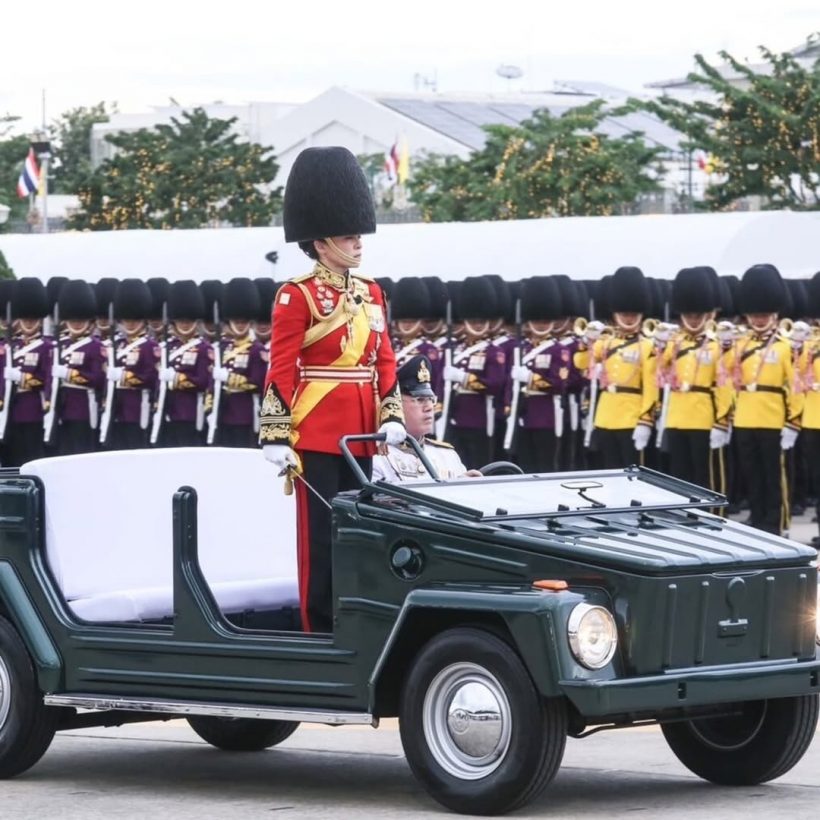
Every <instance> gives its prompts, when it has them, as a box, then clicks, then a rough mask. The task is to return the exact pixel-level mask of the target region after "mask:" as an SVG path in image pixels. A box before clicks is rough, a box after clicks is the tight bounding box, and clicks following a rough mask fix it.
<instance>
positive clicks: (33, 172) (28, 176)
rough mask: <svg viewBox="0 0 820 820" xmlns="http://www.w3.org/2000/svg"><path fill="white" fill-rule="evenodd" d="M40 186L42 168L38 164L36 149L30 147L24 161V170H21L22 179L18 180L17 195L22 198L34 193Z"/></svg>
mask: <svg viewBox="0 0 820 820" xmlns="http://www.w3.org/2000/svg"><path fill="white" fill-rule="evenodd" d="M39 187H40V169H39V167H38V166H37V158H36V157H35V156H34V149H33V148H29V149H28V156H27V157H26V161H25V162H24V163H23V170H22V171H21V172H20V179H18V180H17V196H19V197H20V198H23V197H27V196H28V195H29V194H33V193H35V192H36V191H37V189H38V188H39Z"/></svg>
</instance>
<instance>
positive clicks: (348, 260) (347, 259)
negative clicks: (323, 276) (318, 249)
mask: <svg viewBox="0 0 820 820" xmlns="http://www.w3.org/2000/svg"><path fill="white" fill-rule="evenodd" d="M325 242H327V244H328V245H330V247H331V248H333V250H334V252H335V253H336V254H338V256H339V259H341V260H342V262H344V263H345V265H347V266H348V267H349V268H358V267H359V263H360V260H359V259H357V258H356V257H355V256H351V255H350V254H349V253H345V252H344V251H343V250H342V249H341V248H340V247H339V246H338V245H337V244H336V243H335V242H334V241H333V240H332V239H331V238H330V237H329V236H327V237H325Z"/></svg>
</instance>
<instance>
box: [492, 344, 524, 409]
mask: <svg viewBox="0 0 820 820" xmlns="http://www.w3.org/2000/svg"><path fill="white" fill-rule="evenodd" d="M493 344H494V345H495V346H496V347H500V348H501V349H502V350H503V351H504V358H505V361H504V391H503V393H502V394H501V395H500V396H499V397H498V398H496V401H495V417H496V419H503V418H504V417H505V416H506V415H507V413H508V410H509V406H510V404H509V402H508V401H507V385H509V383H510V371H511V370H512V367H513V351H514V350H515V348H516V347H517V346H518V339H516V338H515V336H507V335H504V336H498V337H497V338H495V339H493Z"/></svg>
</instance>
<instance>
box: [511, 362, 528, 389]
mask: <svg viewBox="0 0 820 820" xmlns="http://www.w3.org/2000/svg"><path fill="white" fill-rule="evenodd" d="M510 375H511V376H512V378H513V381H515V382H518V383H519V384H529V383H530V379H531V378H532V370H530V369H529V367H527V366H526V365H525V364H519V365H516V366H515V367H513V369H512V370H511V371H510Z"/></svg>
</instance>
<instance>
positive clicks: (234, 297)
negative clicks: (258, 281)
mask: <svg viewBox="0 0 820 820" xmlns="http://www.w3.org/2000/svg"><path fill="white" fill-rule="evenodd" d="M261 301H262V300H261V299H260V298H259V291H258V290H257V289H256V285H254V283H253V281H252V280H250V279H247V278H245V277H241V276H240V277H236V278H234V279H231V281H230V282H228V284H227V285H225V292H224V293H223V294H222V318H223V319H225V320H226V321H227V320H230V319H234V320H235V319H255V318H256V317H257V316H258V315H259V313H260V310H261V307H260V306H261Z"/></svg>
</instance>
